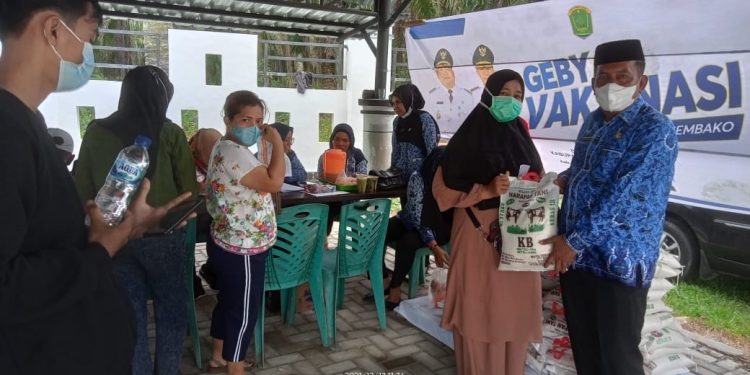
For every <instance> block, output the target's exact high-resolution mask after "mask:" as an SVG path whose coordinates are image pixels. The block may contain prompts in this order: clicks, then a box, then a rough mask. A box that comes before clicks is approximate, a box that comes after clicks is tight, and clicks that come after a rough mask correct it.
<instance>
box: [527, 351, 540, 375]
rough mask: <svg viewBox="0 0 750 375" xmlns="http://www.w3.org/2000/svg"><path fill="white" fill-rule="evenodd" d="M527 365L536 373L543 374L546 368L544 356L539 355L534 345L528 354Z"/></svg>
mask: <svg viewBox="0 0 750 375" xmlns="http://www.w3.org/2000/svg"><path fill="white" fill-rule="evenodd" d="M526 365H527V366H529V367H531V369H533V370H534V371H535V372H536V373H541V372H542V369H543V368H544V355H543V354H542V353H539V351H537V349H536V348H535V347H534V346H533V345H529V348H528V350H527V352H526Z"/></svg>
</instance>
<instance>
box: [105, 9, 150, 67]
mask: <svg viewBox="0 0 750 375" xmlns="http://www.w3.org/2000/svg"><path fill="white" fill-rule="evenodd" d="M106 30H130V31H143V21H135V20H124V19H109V18H108V19H106V20H104V23H103V24H102V27H101V29H100V32H99V36H98V37H97V38H96V40H95V41H94V45H97V46H106V47H124V48H144V47H145V45H146V40H145V39H146V37H145V36H144V35H132V34H115V33H108V32H106ZM94 58H95V59H96V62H97V63H100V64H102V63H104V64H121V65H144V64H145V63H146V54H145V52H133V51H119V50H114V51H113V50H101V49H95V50H94ZM128 70H129V69H128V68H101V67H97V68H96V69H95V70H94V74H93V76H92V78H93V79H99V80H108V81H122V79H123V77H125V74H126V73H127V72H128Z"/></svg>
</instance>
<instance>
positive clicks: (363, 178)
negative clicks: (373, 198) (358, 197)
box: [357, 174, 367, 193]
mask: <svg viewBox="0 0 750 375" xmlns="http://www.w3.org/2000/svg"><path fill="white" fill-rule="evenodd" d="M366 192H367V175H366V174H359V175H357V193H366Z"/></svg>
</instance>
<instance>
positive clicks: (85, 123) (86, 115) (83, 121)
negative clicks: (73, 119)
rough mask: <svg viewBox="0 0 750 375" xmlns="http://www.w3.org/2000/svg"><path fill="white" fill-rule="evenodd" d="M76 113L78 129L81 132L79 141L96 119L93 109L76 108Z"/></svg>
mask: <svg viewBox="0 0 750 375" xmlns="http://www.w3.org/2000/svg"><path fill="white" fill-rule="evenodd" d="M76 109H77V111H78V129H79V130H80V131H81V139H83V135H84V134H86V129H87V128H88V127H89V124H91V121H94V119H95V118H96V111H95V109H94V107H77V108H76Z"/></svg>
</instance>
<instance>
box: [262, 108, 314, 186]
mask: <svg viewBox="0 0 750 375" xmlns="http://www.w3.org/2000/svg"><path fill="white" fill-rule="evenodd" d="M271 127H272V128H274V129H276V130H277V131H278V132H279V135H280V136H281V140H283V141H284V153H285V154H286V156H287V157H288V158H289V162H290V164H291V166H292V175H291V176H287V177H284V182H285V183H287V184H291V185H301V184H302V183H303V182H305V180H307V171H306V170H305V166H303V165H302V162H301V161H300V160H299V158H298V157H297V153H295V152H294V151H292V145H293V144H294V128H293V127H291V126H289V125H287V124H282V123H280V122H277V123H274V124H271Z"/></svg>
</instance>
